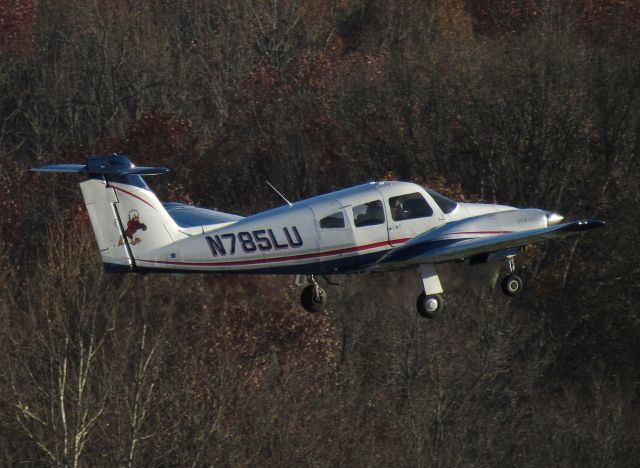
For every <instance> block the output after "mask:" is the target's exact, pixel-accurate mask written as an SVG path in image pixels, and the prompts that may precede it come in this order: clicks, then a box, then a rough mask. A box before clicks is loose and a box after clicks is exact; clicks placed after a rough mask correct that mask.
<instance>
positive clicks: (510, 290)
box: [500, 257, 522, 297]
mask: <svg viewBox="0 0 640 468" xmlns="http://www.w3.org/2000/svg"><path fill="white" fill-rule="evenodd" d="M507 264H508V266H509V274H508V275H507V276H505V277H504V278H502V281H501V283H500V285H501V286H502V292H503V293H505V294H506V295H507V296H510V297H514V296H517V295H518V294H520V293H521V292H522V278H521V277H520V276H518V275H517V274H516V273H515V271H516V262H515V261H514V258H513V257H509V258H507Z"/></svg>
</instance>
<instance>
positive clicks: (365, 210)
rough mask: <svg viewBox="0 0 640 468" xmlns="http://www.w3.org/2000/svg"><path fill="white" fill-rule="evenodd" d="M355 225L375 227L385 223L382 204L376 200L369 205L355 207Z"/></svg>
mask: <svg viewBox="0 0 640 468" xmlns="http://www.w3.org/2000/svg"><path fill="white" fill-rule="evenodd" d="M353 223H354V224H355V225H356V227H363V226H373V225H375V224H383V223H384V210H383V209H382V202H381V201H380V200H374V201H372V202H369V203H364V204H362V205H357V206H354V207H353Z"/></svg>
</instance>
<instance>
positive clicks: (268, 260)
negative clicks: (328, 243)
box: [136, 238, 409, 266]
mask: <svg viewBox="0 0 640 468" xmlns="http://www.w3.org/2000/svg"><path fill="white" fill-rule="evenodd" d="M408 240H409V239H408V238H407V239H396V240H393V241H391V242H393V243H394V244H402V243H404V242H406V241H408ZM388 245H389V242H386V241H385V242H374V243H373V244H366V245H357V246H354V247H346V248H344V249H334V250H326V251H324V252H315V253H308V254H299V255H289V256H286V257H272V258H256V259H253V260H233V261H227V262H171V261H168V260H143V259H136V260H137V261H140V262H149V263H160V264H163V265H187V266H230V265H238V266H242V265H260V264H264V263H276V262H289V261H292V260H308V259H311V258H320V257H330V256H332V255H340V254H345V253H352V252H359V251H362V250H369V249H375V248H377V247H384V246H388Z"/></svg>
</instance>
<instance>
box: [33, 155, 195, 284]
mask: <svg viewBox="0 0 640 468" xmlns="http://www.w3.org/2000/svg"><path fill="white" fill-rule="evenodd" d="M32 171H35V172H63V173H78V174H86V175H88V176H89V177H90V179H89V180H87V181H85V182H82V183H81V184H80V188H81V189H82V196H83V197H84V201H85V204H86V206H87V211H88V212H89V217H90V218H91V225H92V227H93V231H94V233H95V236H96V240H97V242H98V248H99V249H100V254H101V255H102V261H103V263H104V266H105V269H106V270H107V271H110V272H127V271H135V269H136V260H137V259H141V260H153V259H157V258H162V257H163V255H166V252H165V250H166V247H167V246H169V245H170V244H172V243H173V242H175V241H177V240H180V239H183V238H185V237H186V235H185V234H183V233H182V232H180V230H179V228H178V226H177V225H176V223H175V222H174V220H173V218H171V216H170V215H169V213H167V211H166V210H165V208H164V206H163V205H162V203H161V202H160V200H158V197H156V196H155V194H154V193H153V192H152V191H151V190H150V189H149V187H148V186H147V184H146V182H145V181H144V179H143V178H142V175H153V174H163V173H165V172H168V169H166V168H163V167H136V166H135V165H134V164H133V163H132V162H131V161H130V160H129V159H128V158H127V157H126V156H123V155H95V156H91V157H89V158H88V159H87V164H54V165H49V166H42V167H37V168H33V169H32Z"/></svg>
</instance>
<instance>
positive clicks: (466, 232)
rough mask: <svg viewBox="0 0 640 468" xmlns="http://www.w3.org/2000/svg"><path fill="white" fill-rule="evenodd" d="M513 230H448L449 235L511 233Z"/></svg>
mask: <svg viewBox="0 0 640 468" xmlns="http://www.w3.org/2000/svg"><path fill="white" fill-rule="evenodd" d="M512 232H513V231H460V232H447V233H446V235H447V236H452V235H456V234H511V233H512Z"/></svg>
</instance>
